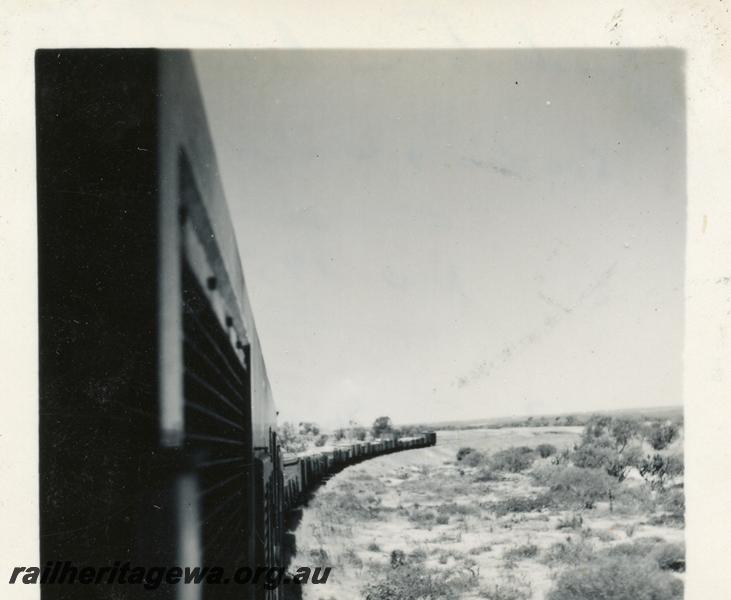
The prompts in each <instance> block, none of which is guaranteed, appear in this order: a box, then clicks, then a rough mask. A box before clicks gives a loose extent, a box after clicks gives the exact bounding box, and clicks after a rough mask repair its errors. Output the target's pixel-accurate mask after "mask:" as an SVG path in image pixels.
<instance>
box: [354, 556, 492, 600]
mask: <svg viewBox="0 0 731 600" xmlns="http://www.w3.org/2000/svg"><path fill="white" fill-rule="evenodd" d="M368 579H369V581H368V583H366V585H365V586H363V588H362V593H363V597H364V599H365V600H394V599H398V600H457V599H458V598H459V597H460V596H461V595H462V594H463V593H464V592H465V591H467V590H469V589H471V588H473V587H475V586H476V585H477V582H478V579H477V578H476V577H474V576H472V575H470V574H469V573H461V572H459V573H453V572H452V571H451V570H448V571H442V570H439V569H432V568H428V567H425V566H424V564H423V563H422V564H418V565H412V564H407V563H402V564H397V565H396V566H388V565H384V566H379V567H372V568H371V570H370V573H369V577H368Z"/></svg>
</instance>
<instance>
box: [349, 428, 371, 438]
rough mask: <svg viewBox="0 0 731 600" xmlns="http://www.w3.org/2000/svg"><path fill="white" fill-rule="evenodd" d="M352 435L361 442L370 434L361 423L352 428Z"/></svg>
mask: <svg viewBox="0 0 731 600" xmlns="http://www.w3.org/2000/svg"><path fill="white" fill-rule="evenodd" d="M351 436H352V438H353V439H355V440H358V441H359V442H362V441H364V440H365V439H366V437H367V436H368V431H367V430H366V428H365V427H361V426H360V425H357V426H355V427H353V429H351Z"/></svg>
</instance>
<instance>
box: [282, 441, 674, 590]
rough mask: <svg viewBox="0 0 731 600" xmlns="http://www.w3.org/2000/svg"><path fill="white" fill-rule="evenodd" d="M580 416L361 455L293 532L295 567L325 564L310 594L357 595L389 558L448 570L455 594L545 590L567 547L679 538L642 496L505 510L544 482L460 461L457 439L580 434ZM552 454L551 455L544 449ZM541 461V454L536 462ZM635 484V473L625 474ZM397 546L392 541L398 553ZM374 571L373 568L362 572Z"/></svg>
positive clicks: (491, 444)
mask: <svg viewBox="0 0 731 600" xmlns="http://www.w3.org/2000/svg"><path fill="white" fill-rule="evenodd" d="M581 430H582V428H581V427H543V428H515V429H481V430H466V431H445V432H439V434H438V440H439V441H438V445H437V446H436V447H432V448H423V449H417V450H410V451H405V452H400V453H395V454H391V455H388V456H383V457H379V458H376V459H373V460H369V461H366V462H364V463H361V464H360V465H357V466H354V467H350V468H348V469H345V470H344V471H343V472H341V473H340V474H338V475H336V476H335V477H333V478H332V479H331V480H330V481H329V482H328V483H327V484H326V485H324V486H323V487H321V488H320V489H319V490H318V491H317V492H316V494H315V497H314V498H313V500H312V501H311V502H310V504H309V506H308V507H306V508H305V510H304V514H303V519H302V522H301V523H300V526H299V528H298V530H297V532H296V539H297V550H298V552H297V556H296V558H295V559H294V561H293V566H294V567H296V566H299V565H302V566H318V565H323V564H326V565H332V566H333V570H332V573H331V575H330V579H329V580H328V582H327V583H326V584H325V585H318V586H312V585H310V586H306V587H305V588H304V589H303V598H305V599H306V600H321V599H322V600H330V599H337V600H351V599H352V600H357V599H359V598H362V597H363V595H362V590H363V586H364V584H365V583H366V582H368V581H369V580H373V578H374V577H375V576H376V575H377V574H378V573H379V572H383V571H384V570H385V569H387V568H390V564H391V561H392V560H402V557H401V555H400V554H399V551H400V552H403V560H407V561H409V563H410V564H415V565H423V568H424V569H427V570H429V569H431V570H435V569H439V570H447V571H448V572H449V573H450V577H451V578H452V579H451V580H450V589H451V590H452V593H454V597H457V598H460V599H464V600H467V599H476V598H487V599H488V600H495V599H500V600H504V599H506V600H526V599H528V598H533V599H536V600H538V599H542V598H544V597H545V595H546V593H547V591H548V590H549V589H550V587H551V586H552V584H553V582H554V581H555V578H556V576H557V574H558V573H559V572H560V571H561V570H562V569H564V568H566V566H567V563H568V564H570V562H571V560H572V559H571V557H568V558H567V556H566V553H567V552H568V553H576V554H581V553H582V552H583V551H584V550H585V549H587V548H591V549H594V550H596V549H602V548H608V547H610V546H612V545H615V544H621V543H623V542H628V541H631V542H637V541H641V540H642V539H646V540H649V541H652V540H655V541H659V540H664V541H668V542H681V543H682V541H683V536H684V534H683V529H682V526H681V525H677V526H675V525H651V524H649V523H648V521H649V520H650V517H651V514H649V512H648V509H647V508H646V507H644V506H642V504H641V502H639V503H638V505H637V506H627V505H622V506H615V507H614V510H613V511H612V512H610V510H609V506H608V504H605V503H598V504H597V506H596V507H595V508H593V509H590V510H589V509H585V510H580V511H576V510H556V509H552V508H546V509H542V510H536V511H532V512H517V513H516V512H508V513H507V514H503V515H499V514H498V513H497V512H496V511H495V505H494V502H496V501H500V500H504V499H506V498H510V497H515V496H531V495H535V494H536V493H539V492H540V491H541V489H540V488H538V487H536V484H535V482H534V480H533V479H532V478H531V477H530V476H529V475H528V474H524V473H517V474H506V475H505V478H504V479H503V480H500V481H479V480H477V479H478V477H477V473H478V470H476V469H472V468H469V467H465V466H464V464H463V463H460V462H457V461H456V453H457V450H458V448H460V447H463V446H471V447H473V448H476V449H477V450H482V451H485V452H487V453H492V452H495V451H497V450H501V449H504V448H507V447H510V446H531V447H534V446H536V445H538V444H541V443H550V444H553V445H554V446H556V447H558V448H559V449H560V448H563V447H567V446H571V445H572V444H573V443H574V442H576V441H577V440H578V439H579V436H580V434H581ZM540 460H541V461H546V462H547V461H548V460H549V459H540ZM539 463H540V461H539ZM626 485H628V486H630V487H632V486H633V485H635V486H640V485H642V484H641V483H640V482H636V483H632V482H629V483H626ZM394 551H396V552H395V553H394ZM369 578H370V579H369Z"/></svg>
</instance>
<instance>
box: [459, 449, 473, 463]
mask: <svg viewBox="0 0 731 600" xmlns="http://www.w3.org/2000/svg"><path fill="white" fill-rule="evenodd" d="M472 452H475V449H474V448H470V447H469V446H462V447H461V448H460V449H459V450H457V460H462V459H463V458H464V457H465V456H467V455H468V454H471V453H472Z"/></svg>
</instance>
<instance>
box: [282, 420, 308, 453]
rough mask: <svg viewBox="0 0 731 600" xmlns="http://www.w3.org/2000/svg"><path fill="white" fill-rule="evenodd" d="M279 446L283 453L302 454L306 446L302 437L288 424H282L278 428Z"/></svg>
mask: <svg viewBox="0 0 731 600" xmlns="http://www.w3.org/2000/svg"><path fill="white" fill-rule="evenodd" d="M279 444H280V446H281V447H282V448H283V449H284V451H285V452H294V453H296V452H304V451H305V449H306V446H307V444H306V443H305V440H304V438H303V437H302V435H301V434H300V433H299V432H298V431H297V430H296V429H295V427H294V425H293V424H292V423H289V422H286V421H285V422H284V423H282V426H281V427H280V428H279Z"/></svg>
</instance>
